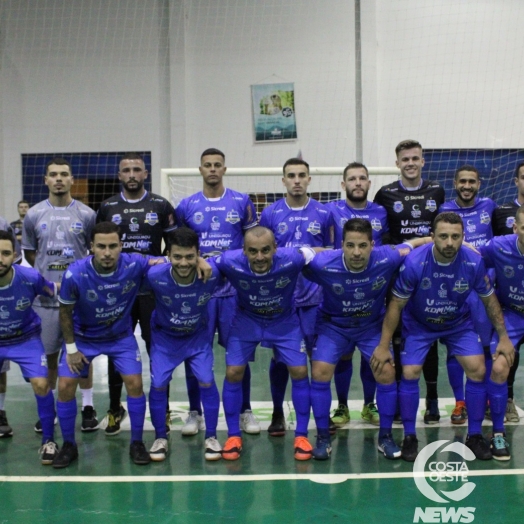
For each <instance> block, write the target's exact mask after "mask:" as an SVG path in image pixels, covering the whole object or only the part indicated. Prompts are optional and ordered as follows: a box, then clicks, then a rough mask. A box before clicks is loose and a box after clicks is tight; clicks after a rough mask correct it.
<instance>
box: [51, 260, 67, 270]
mask: <svg viewBox="0 0 524 524" xmlns="http://www.w3.org/2000/svg"><path fill="white" fill-rule="evenodd" d="M68 267H69V262H65V261H58V262H53V263H51V264H48V265H47V270H48V271H65V270H66V269H67V268H68Z"/></svg>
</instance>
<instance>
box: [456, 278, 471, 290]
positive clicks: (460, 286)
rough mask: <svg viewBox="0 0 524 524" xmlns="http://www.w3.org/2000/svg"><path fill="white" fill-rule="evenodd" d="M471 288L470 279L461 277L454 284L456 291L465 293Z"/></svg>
mask: <svg viewBox="0 0 524 524" xmlns="http://www.w3.org/2000/svg"><path fill="white" fill-rule="evenodd" d="M468 289H469V284H468V281H467V280H465V279H463V278H460V279H459V280H457V281H456V282H455V285H454V286H453V291H456V292H457V293H465V292H466V291H467V290H468Z"/></svg>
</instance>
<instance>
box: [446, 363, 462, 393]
mask: <svg viewBox="0 0 524 524" xmlns="http://www.w3.org/2000/svg"><path fill="white" fill-rule="evenodd" d="M446 367H447V368H448V378H449V385H450V386H451V389H452V390H453V395H454V397H455V400H456V401H457V402H458V401H460V400H462V401H464V370H463V369H462V366H461V365H460V362H459V361H458V360H457V359H456V358H455V357H449V358H448V359H447V361H446Z"/></svg>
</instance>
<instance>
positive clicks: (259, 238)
mask: <svg viewBox="0 0 524 524" xmlns="http://www.w3.org/2000/svg"><path fill="white" fill-rule="evenodd" d="M276 250H277V246H276V243H275V236H274V235H273V232H272V231H271V230H270V229H268V228H267V227H262V226H255V227H254V228H252V229H248V230H247V231H246V233H245V235H244V255H246V257H247V259H248V261H249V266H250V267H251V270H252V271H253V272H254V273H267V272H268V271H269V270H270V269H271V265H272V264H273V256H274V255H275V252H276Z"/></svg>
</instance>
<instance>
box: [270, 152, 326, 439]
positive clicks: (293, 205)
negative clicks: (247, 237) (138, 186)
mask: <svg viewBox="0 0 524 524" xmlns="http://www.w3.org/2000/svg"><path fill="white" fill-rule="evenodd" d="M283 174H284V176H283V178H282V183H283V184H284V187H285V188H286V196H285V198H283V199H281V200H279V201H278V202H275V203H273V204H271V205H270V206H268V207H266V208H265V209H264V210H263V211H262V215H261V216H260V225H261V226H263V227H267V228H268V229H271V231H272V232H273V234H274V235H275V241H276V244H277V246H278V247H304V246H305V247H333V224H332V220H331V214H330V212H329V211H328V210H327V209H326V207H325V206H323V205H322V204H320V203H319V202H317V201H316V200H314V199H312V198H310V197H309V196H308V194H307V189H308V186H309V184H310V182H311V176H310V175H309V164H308V163H307V162H305V161H304V160H302V159H300V158H290V159H289V160H287V161H286V162H285V164H284V167H283ZM321 300H322V290H321V289H320V288H319V287H318V286H317V285H316V284H314V283H312V282H309V281H307V280H304V278H303V277H302V276H299V278H298V281H297V287H296V289H295V307H296V308H297V314H298V318H299V320H300V326H301V328H302V334H303V336H304V340H305V343H306V349H307V351H308V353H309V354H311V351H312V349H313V342H314V335H315V331H314V328H315V319H316V315H317V307H318V304H320V302H321ZM288 378H289V372H288V369H287V366H286V365H285V363H284V362H277V361H276V360H275V358H272V359H271V363H270V366H269V382H270V386H271V397H272V399H273V415H272V417H271V424H270V425H269V427H268V433H269V434H270V435H271V436H273V437H278V436H283V435H285V432H286V419H285V417H284V409H283V405H284V396H285V393H286V386H287V382H288Z"/></svg>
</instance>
